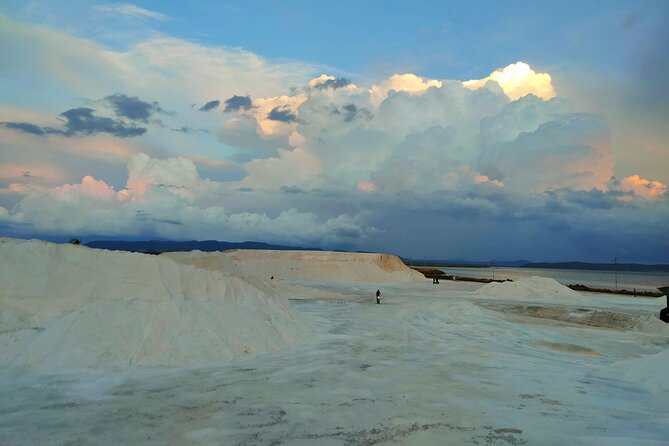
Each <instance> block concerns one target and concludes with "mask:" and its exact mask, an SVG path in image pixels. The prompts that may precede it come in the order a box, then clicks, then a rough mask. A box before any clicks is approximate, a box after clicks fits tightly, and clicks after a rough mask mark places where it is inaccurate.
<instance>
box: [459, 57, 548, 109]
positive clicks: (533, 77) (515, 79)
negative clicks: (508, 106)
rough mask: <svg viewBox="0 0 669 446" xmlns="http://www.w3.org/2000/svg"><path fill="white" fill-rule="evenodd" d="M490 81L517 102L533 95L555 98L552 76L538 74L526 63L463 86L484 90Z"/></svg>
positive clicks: (495, 72)
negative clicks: (495, 83)
mask: <svg viewBox="0 0 669 446" xmlns="http://www.w3.org/2000/svg"><path fill="white" fill-rule="evenodd" d="M489 81H493V82H497V83H498V84H499V86H500V87H502V90H504V93H505V94H506V95H507V96H508V97H509V99H511V100H512V101H513V100H516V99H519V98H522V97H523V96H526V95H528V94H533V95H535V96H538V97H540V98H541V99H551V98H553V97H555V89H554V88H553V83H552V79H551V76H550V74H548V73H537V72H535V71H534V70H533V69H532V68H530V66H529V65H528V64H526V63H525V62H516V63H514V64H511V65H507V66H506V67H504V68H501V69H499V70H495V71H493V72H492V73H490V76H488V77H485V78H483V79H473V80H469V81H465V82H463V83H462V84H463V85H464V86H465V87H466V88H469V89H472V90H477V89H479V88H483V87H485V86H486V84H487V83H488V82H489Z"/></svg>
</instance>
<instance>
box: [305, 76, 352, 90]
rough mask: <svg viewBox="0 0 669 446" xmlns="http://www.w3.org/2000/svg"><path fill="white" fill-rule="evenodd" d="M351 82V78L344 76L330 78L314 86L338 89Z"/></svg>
mask: <svg viewBox="0 0 669 446" xmlns="http://www.w3.org/2000/svg"><path fill="white" fill-rule="evenodd" d="M350 83H351V81H350V80H348V79H346V78H343V77H337V78H334V79H328V80H326V81H323V82H321V83H320V84H316V85H314V88H315V89H317V90H326V89H328V88H332V89H333V90H334V89H337V88H342V87H345V86H347V85H349V84H350Z"/></svg>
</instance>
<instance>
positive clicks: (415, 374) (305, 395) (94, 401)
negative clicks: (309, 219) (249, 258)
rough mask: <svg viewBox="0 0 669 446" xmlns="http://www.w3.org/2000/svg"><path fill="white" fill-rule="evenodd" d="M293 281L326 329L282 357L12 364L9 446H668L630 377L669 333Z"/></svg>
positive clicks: (4, 436)
mask: <svg viewBox="0 0 669 446" xmlns="http://www.w3.org/2000/svg"><path fill="white" fill-rule="evenodd" d="M281 286H282V287H284V288H285V289H286V290H288V289H290V288H291V287H294V288H293V290H294V291H293V295H289V296H288V297H289V298H291V300H290V305H291V306H292V308H293V309H295V310H296V311H297V312H298V313H300V314H302V315H304V317H305V318H306V319H308V320H309V321H310V323H311V324H312V325H313V327H312V328H310V329H309V330H308V331H306V332H305V333H306V335H305V336H304V337H303V338H302V339H301V341H300V342H298V343H297V344H295V345H291V346H286V347H285V348H281V349H278V350H276V351H273V352H270V353H266V354H261V355H258V356H253V357H238V358H236V359H232V360H230V361H227V362H220V363H218V364H208V365H202V366H196V367H189V368H164V367H163V368H149V369H147V368H139V369H129V370H126V371H122V372H109V371H88V372H76V373H46V372H44V371H38V370H35V369H29V368H18V367H12V366H4V367H3V368H2V370H1V371H0V394H1V395H2V397H1V398H0V414H1V415H0V444H3V445H22V444H54V445H65V444H100V445H106V444H156V445H163V444H203V445H209V444H211V445H218V444H224V445H233V444H247V445H254V444H258V445H265V444H288V445H291V444H292V445H314V444H315V445H340V444H341V445H351V444H367V445H371V444H420V445H424V444H480V445H524V444H528V445H566V444H568V445H599V444H601V445H664V444H666V439H667V438H669V415H668V414H669V401H668V400H669V398H667V397H668V396H669V394H668V393H667V392H666V389H665V390H664V391H663V392H662V393H659V394H655V393H653V392H652V391H651V390H652V387H649V386H648V382H647V381H645V380H644V378H643V376H641V374H639V373H634V372H633V371H632V372H629V373H626V372H625V371H629V367H627V368H626V367H625V361H630V360H633V361H634V360H636V361H637V363H638V364H641V368H642V369H643V368H644V361H647V360H648V358H653V356H650V355H654V354H657V353H660V352H662V351H666V349H667V348H669V342H668V339H669V337H668V336H667V332H666V331H664V326H657V325H653V324H651V325H652V327H651V329H648V326H647V325H643V324H641V325H639V326H638V327H636V328H634V329H628V328H624V329H623V328H615V327H612V328H601V327H595V326H591V325H585V324H579V323H573V322H570V321H562V320H556V319H546V318H541V317H531V316H528V315H527V314H524V313H523V311H519V310H518V308H519V307H521V308H522V307H523V306H524V305H525V303H523V302H520V301H518V300H517V299H514V300H508V299H504V298H496V297H495V296H485V295H484V294H481V293H477V292H475V290H476V289H477V288H478V285H470V284H462V283H448V282H442V284H441V285H439V286H433V285H432V284H431V283H430V281H429V280H427V281H425V282H404V283H384V284H383V285H382V286H381V290H382V293H383V295H382V299H383V300H382V305H376V304H374V303H373V292H374V291H375V290H376V288H377V287H378V286H379V285H377V284H376V283H364V282H332V281H329V282H306V281H286V282H285V283H282V284H281ZM314 289H317V290H318V291H313V290H314ZM311 295H313V296H320V297H319V298H317V299H314V298H310V296H311ZM584 300H585V301H586V303H583V302H579V303H578V306H576V307H574V309H578V307H582V306H587V308H595V309H596V308H599V309H602V310H606V311H611V312H617V313H621V314H631V315H633V316H634V317H637V316H639V315H641V316H643V315H644V314H652V313H654V312H655V311H656V309H659V307H660V303H659V301H657V300H643V299H637V300H633V299H628V298H618V297H610V296H600V295H587V296H585V297H584ZM528 305H534V306H538V305H539V306H558V307H560V306H562V307H564V306H565V305H567V306H568V305H570V304H562V303H559V302H558V303H555V304H552V303H550V302H549V303H548V304H547V303H546V302H540V303H536V302H534V303H532V302H529V303H528ZM507 306H508V307H509V308H511V307H514V308H515V310H514V311H506V310H505V307H507ZM658 327H659V328H658ZM661 359H662V358H661ZM662 360H664V359H662ZM621 361H622V362H621ZM648 361H649V362H648V366H647V367H645V370H646V371H648V372H649V373H650V374H651V376H656V375H657V374H660V373H661V374H662V376H665V372H666V368H661V367H659V366H662V365H665V366H666V364H663V363H660V364H659V366H658V363H657V361H655V362H653V361H650V360H648ZM620 364H622V365H620ZM620 367H622V368H623V371H621V369H620Z"/></svg>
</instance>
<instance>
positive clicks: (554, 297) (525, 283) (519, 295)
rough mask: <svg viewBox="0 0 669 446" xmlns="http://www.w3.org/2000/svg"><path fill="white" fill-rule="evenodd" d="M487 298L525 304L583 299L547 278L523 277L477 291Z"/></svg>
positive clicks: (490, 285)
mask: <svg viewBox="0 0 669 446" xmlns="http://www.w3.org/2000/svg"><path fill="white" fill-rule="evenodd" d="M476 293H477V294H479V295H484V296H486V297H491V298H498V299H507V300H518V301H524V302H535V301H542V302H546V301H549V302H580V301H582V300H583V298H582V297H581V296H580V295H579V294H578V293H577V292H576V291H574V290H572V289H570V288H567V287H566V286H564V285H561V284H560V283H559V282H557V281H556V280H554V279H549V278H547V277H538V276H531V277H522V278H520V279H518V280H516V281H514V282H492V283H489V284H487V285H484V286H482V287H481V288H479V289H478V290H477V291H476Z"/></svg>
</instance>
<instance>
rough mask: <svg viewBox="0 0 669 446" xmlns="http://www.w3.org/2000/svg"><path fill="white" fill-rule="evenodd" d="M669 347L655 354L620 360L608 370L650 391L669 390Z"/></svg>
mask: <svg viewBox="0 0 669 446" xmlns="http://www.w3.org/2000/svg"><path fill="white" fill-rule="evenodd" d="M667 370H669V349H666V350H663V351H661V352H660V353H656V354H654V355H648V356H644V357H642V358H636V359H626V360H624V361H619V362H616V363H615V364H613V365H612V366H611V367H609V369H608V371H609V372H610V373H612V374H613V375H615V376H616V377H618V378H623V379H625V380H627V381H630V382H633V383H635V384H637V385H639V386H641V387H643V388H645V389H647V390H648V391H650V392H653V393H654V392H669V382H668V381H667V376H666V374H667Z"/></svg>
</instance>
